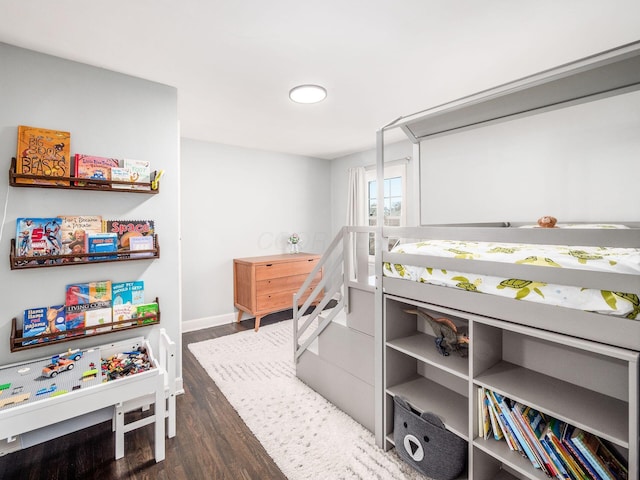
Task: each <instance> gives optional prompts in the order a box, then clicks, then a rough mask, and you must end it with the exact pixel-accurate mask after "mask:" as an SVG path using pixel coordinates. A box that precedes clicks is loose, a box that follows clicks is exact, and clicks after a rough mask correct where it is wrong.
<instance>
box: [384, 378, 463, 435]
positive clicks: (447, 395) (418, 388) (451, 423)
mask: <svg viewBox="0 0 640 480" xmlns="http://www.w3.org/2000/svg"><path fill="white" fill-rule="evenodd" d="M387 394H388V395H390V396H391V397H394V396H396V395H400V396H401V397H404V398H407V399H411V406H412V407H413V408H415V409H416V410H418V411H419V412H420V413H422V412H438V416H439V417H440V418H442V421H443V422H444V424H445V427H446V428H447V430H450V431H452V432H453V433H455V434H456V435H458V436H459V437H462V438H464V439H465V440H468V437H467V431H468V428H469V421H468V415H467V398H466V397H464V396H462V395H459V394H458V393H456V392H454V391H452V390H449V389H448V388H445V387H443V386H442V385H440V384H438V383H436V382H434V381H431V380H429V379H427V378H424V377H421V376H416V377H415V378H414V379H412V380H410V381H408V382H404V383H401V384H398V385H393V386H391V387H389V388H387ZM391 400H393V399H391Z"/></svg>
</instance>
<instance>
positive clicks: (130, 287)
mask: <svg viewBox="0 0 640 480" xmlns="http://www.w3.org/2000/svg"><path fill="white" fill-rule="evenodd" d="M111 291H112V297H113V306H114V307H115V306H116V305H124V304H129V305H140V304H142V303H144V281H143V280H136V281H135V282H117V283H112V284H111Z"/></svg>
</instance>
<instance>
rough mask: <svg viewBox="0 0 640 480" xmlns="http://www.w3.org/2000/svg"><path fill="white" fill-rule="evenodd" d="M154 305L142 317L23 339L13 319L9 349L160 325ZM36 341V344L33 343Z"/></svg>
mask: <svg viewBox="0 0 640 480" xmlns="http://www.w3.org/2000/svg"><path fill="white" fill-rule="evenodd" d="M155 303H156V304H158V309H157V310H158V311H157V312H146V313H145V314H144V316H138V317H136V318H127V319H124V320H118V321H112V322H108V323H102V324H100V325H90V326H85V327H83V328H75V329H72V330H68V331H63V332H55V333H50V334H43V335H38V336H37V337H23V330H21V329H19V328H18V319H17V318H15V317H14V318H13V319H12V320H11V337H10V345H9V348H10V349H11V351H12V352H19V351H21V350H29V349H32V348H38V347H46V346H48V345H56V344H58V343H65V342H71V341H73V340H80V339H82V338H86V337H95V336H98V335H106V334H108V333H116V332H123V331H125V330H133V329H134V328H143V327H149V326H152V325H157V324H159V323H160V304H159V303H158V299H157V298H156V299H155ZM36 341H37V343H35V342H36ZM30 342H34V343H30ZM23 343H27V345H23Z"/></svg>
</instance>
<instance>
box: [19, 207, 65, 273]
mask: <svg viewBox="0 0 640 480" xmlns="http://www.w3.org/2000/svg"><path fill="white" fill-rule="evenodd" d="M61 225H62V220H61V219H60V217H29V218H18V219H17V220H16V257H39V256H43V255H60V254H61V253H62V231H61ZM60 262H61V260H58V259H54V260H32V261H30V262H28V263H30V264H45V263H47V264H49V263H60Z"/></svg>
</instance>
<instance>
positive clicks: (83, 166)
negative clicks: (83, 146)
mask: <svg viewBox="0 0 640 480" xmlns="http://www.w3.org/2000/svg"><path fill="white" fill-rule="evenodd" d="M118 165H119V160H118V159H117V158H107V157H97V156H95V155H82V154H80V153H76V155H75V167H76V175H75V176H76V178H89V179H95V180H111V168H112V167H117V166H118ZM75 184H76V185H79V186H83V185H91V182H75ZM99 185H100V184H99ZM101 186H104V185H101Z"/></svg>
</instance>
